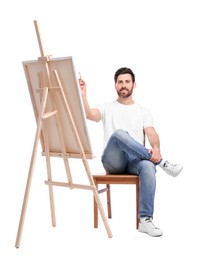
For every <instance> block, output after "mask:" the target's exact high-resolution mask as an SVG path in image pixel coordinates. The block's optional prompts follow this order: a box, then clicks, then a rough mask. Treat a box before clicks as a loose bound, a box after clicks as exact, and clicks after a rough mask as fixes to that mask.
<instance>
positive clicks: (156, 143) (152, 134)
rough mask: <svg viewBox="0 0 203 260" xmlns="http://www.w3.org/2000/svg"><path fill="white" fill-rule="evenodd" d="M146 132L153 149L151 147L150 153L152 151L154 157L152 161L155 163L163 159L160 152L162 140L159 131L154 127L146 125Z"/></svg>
mask: <svg viewBox="0 0 203 260" xmlns="http://www.w3.org/2000/svg"><path fill="white" fill-rule="evenodd" d="M144 132H145V134H146V136H147V138H148V140H149V143H150V145H151V147H152V149H149V153H152V157H151V159H150V161H152V162H153V163H158V162H160V161H161V159H162V158H161V153H160V140H159V136H158V134H157V132H156V131H155V129H154V127H146V128H145V129H144Z"/></svg>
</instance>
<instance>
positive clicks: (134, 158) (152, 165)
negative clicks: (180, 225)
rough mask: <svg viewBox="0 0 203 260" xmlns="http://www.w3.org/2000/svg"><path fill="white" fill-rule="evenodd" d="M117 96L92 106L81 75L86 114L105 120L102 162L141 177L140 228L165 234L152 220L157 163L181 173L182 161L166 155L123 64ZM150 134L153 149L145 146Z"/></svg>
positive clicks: (110, 168)
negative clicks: (171, 158)
mask: <svg viewBox="0 0 203 260" xmlns="http://www.w3.org/2000/svg"><path fill="white" fill-rule="evenodd" d="M114 81H115V88H116V91H117V94H118V98H117V100H115V101H113V102H111V103H105V104H103V105H100V106H98V107H97V108H91V107H90V105H89V103H88V100H87V94H86V83H85V81H84V80H82V79H80V80H79V83H80V88H81V94H82V99H83V103H84V108H85V113H86V117H87V118H88V119H90V120H93V121H97V122H98V121H100V120H102V122H103V127H104V147H105V148H104V152H103V154H102V163H103V166H104V168H105V170H106V172H109V173H112V174H113V173H126V172H128V173H134V174H137V175H139V178H140V202H139V219H140V221H139V227H138V230H139V231H140V232H144V233H147V234H148V235H150V236H161V235H162V234H163V232H162V231H161V230H160V229H159V228H157V227H156V226H155V225H154V223H153V222H152V219H153V212H154V196H155V189H156V176H155V173H156V166H157V165H158V166H160V167H161V168H162V169H163V170H164V171H165V172H166V173H167V174H169V175H170V176H173V177H175V176H177V175H178V174H179V173H180V171H181V170H182V168H183V167H182V165H179V164H172V163H170V162H168V161H166V160H164V159H162V156H161V152H160V141H159V136H158V134H157V133H156V131H155V128H154V126H153V119H152V115H151V113H150V111H149V110H148V109H146V108H144V107H142V106H141V105H139V104H138V103H137V102H135V101H134V100H133V96H132V93H133V90H134V89H135V87H136V82H135V75H134V73H133V71H132V70H131V69H129V68H126V67H124V68H120V69H118V70H117V71H116V73H115V75H114ZM145 137H147V138H148V140H149V144H150V146H151V148H150V149H147V148H146V147H145V146H144V140H145Z"/></svg>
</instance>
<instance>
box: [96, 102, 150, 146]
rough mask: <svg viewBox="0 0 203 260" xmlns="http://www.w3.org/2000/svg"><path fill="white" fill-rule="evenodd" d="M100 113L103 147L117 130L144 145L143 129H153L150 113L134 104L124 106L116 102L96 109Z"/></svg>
mask: <svg viewBox="0 0 203 260" xmlns="http://www.w3.org/2000/svg"><path fill="white" fill-rule="evenodd" d="M97 108H98V109H99V111H100V113H101V120H102V122H103V128H104V147H105V146H106V144H107V142H108V140H109V138H110V136H111V135H112V133H114V131H115V130H117V129H122V130H125V131H127V132H128V133H129V134H130V135H131V136H132V137H133V138H134V139H135V140H136V141H138V142H139V143H141V144H143V143H144V132H143V130H144V128H146V127H153V118H152V115H151V112H150V111H149V110H148V109H147V108H144V107H142V106H141V105H139V104H137V103H134V104H132V105H124V104H121V103H119V102H118V101H117V100H115V101H113V102H111V103H105V104H102V105H99V106H98V107H97Z"/></svg>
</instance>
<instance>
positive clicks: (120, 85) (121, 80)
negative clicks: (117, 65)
mask: <svg viewBox="0 0 203 260" xmlns="http://www.w3.org/2000/svg"><path fill="white" fill-rule="evenodd" d="M115 87H116V91H117V93H118V96H119V97H121V98H127V97H129V96H131V95H132V92H133V88H134V87H135V84H134V83H133V82H132V77H131V75H130V74H121V75H119V76H118V78H117V82H116V84H115Z"/></svg>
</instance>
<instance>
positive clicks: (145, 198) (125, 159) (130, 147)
mask: <svg viewBox="0 0 203 260" xmlns="http://www.w3.org/2000/svg"><path fill="white" fill-rule="evenodd" d="M150 158H151V154H150V153H148V149H147V148H146V147H145V146H144V145H142V144H140V143H138V142H137V141H135V139H133V138H132V137H131V136H130V135H129V134H128V133H127V132H125V131H124V130H120V129H119V130H116V131H115V132H114V133H113V134H112V136H111V137H110V139H109V141H108V143H107V145H106V148H105V149H104V152H103V155H102V158H101V160H102V164H103V166H104V169H105V170H106V172H108V173H121V174H122V173H132V174H136V175H138V176H139V178H140V201H139V213H138V214H139V217H153V212H154V196H155V190H156V165H155V164H154V163H152V162H151V161H150Z"/></svg>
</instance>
